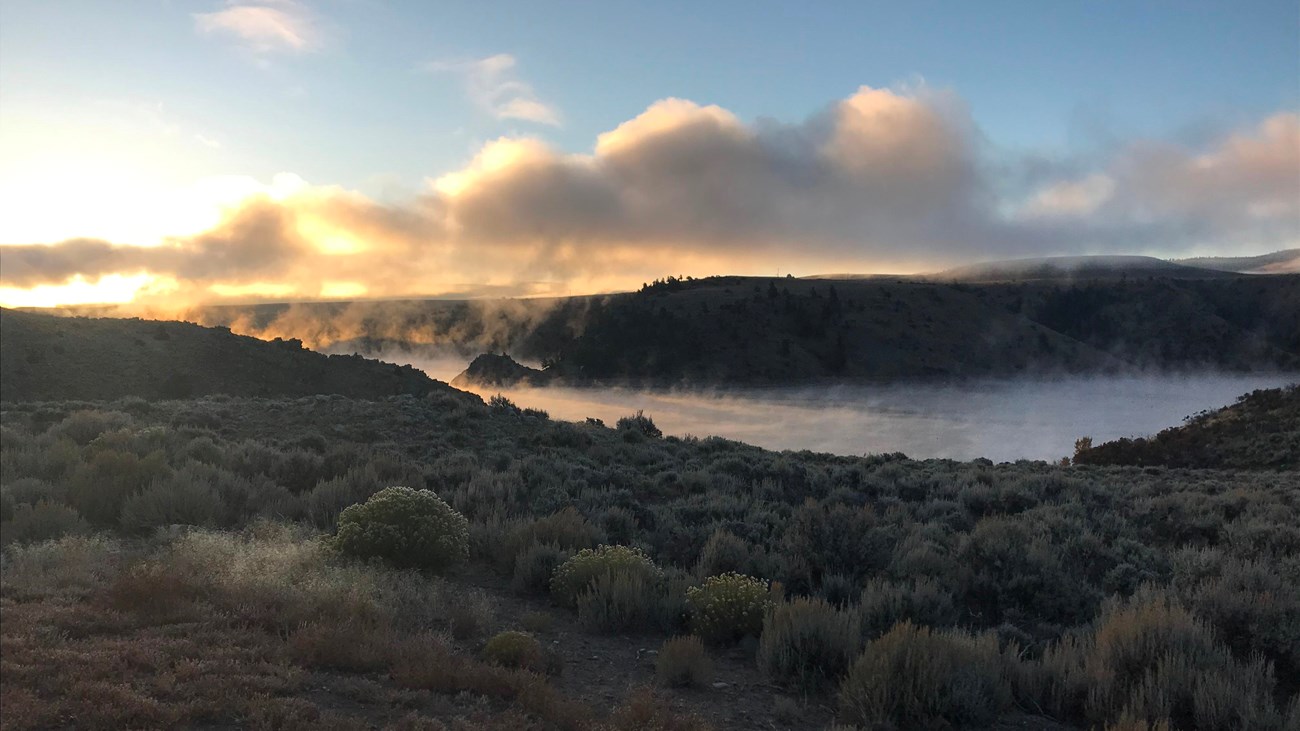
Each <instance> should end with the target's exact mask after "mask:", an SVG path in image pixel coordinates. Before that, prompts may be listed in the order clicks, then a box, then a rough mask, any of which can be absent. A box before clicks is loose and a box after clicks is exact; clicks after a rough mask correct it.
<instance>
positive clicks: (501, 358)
mask: <svg viewBox="0 0 1300 731" xmlns="http://www.w3.org/2000/svg"><path fill="white" fill-rule="evenodd" d="M550 380H551V378H550V374H548V373H547V372H546V371H541V370H538V369H536V368H529V367H528V366H526V365H523V364H521V363H518V362H516V361H515V359H514V358H511V357H510V356H508V355H506V354H504V353H502V354H501V355H496V354H493V353H484V354H483V355H480V356H478V357H477V358H475V359H474V360H473V362H471V363H470V364H469V367H468V368H466V369H465V370H464V371H461V373H460V375H458V376H456V377H455V378H453V379H452V381H451V385H453V386H456V387H457V388H471V387H474V386H492V387H509V386H543V385H546V384H547V383H549V382H550Z"/></svg>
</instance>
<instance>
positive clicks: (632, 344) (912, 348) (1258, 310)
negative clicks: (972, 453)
mask: <svg viewBox="0 0 1300 731" xmlns="http://www.w3.org/2000/svg"><path fill="white" fill-rule="evenodd" d="M1144 261H1145V260H1144ZM1151 261H1154V262H1158V263H1159V265H1160V266H1161V267H1162V271H1167V270H1169V269H1170V268H1174V269H1175V270H1176V271H1177V272H1178V275H1177V276H1169V275H1166V274H1159V275H1157V274H1154V273H1149V274H1147V275H1139V272H1140V271H1142V270H1141V269H1140V268H1133V267H1129V268H1126V269H1123V271H1119V270H1108V272H1109V273H1108V274H1107V275H1106V276H1100V277H1073V278H1069V279H1050V278H1049V279H1036V280H1033V281H990V282H958V281H937V280H933V279H921V278H908V277H869V278H852V279H839V280H829V279H795V278H792V277H783V278H771V277H766V278H764V277H737V276H730V277H709V278H707V279H698V280H697V279H674V278H670V279H667V280H663V281H659V282H656V283H653V284H651V285H647V286H645V287H643V288H642V289H641V290H640V291H638V292H629V293H622V294H610V295H593V296H583V297H570V298H553V299H537V300H484V301H461V302H457V301H445V300H407V301H359V302H350V303H349V302H334V303H293V304H279V305H254V306H243V307H240V306H223V307H206V308H200V309H196V310H193V311H191V312H189V313H187V314H186V315H185V317H186V319H191V320H193V321H196V322H201V323H203V324H207V325H225V326H229V327H231V328H232V329H233V330H234V331H236V332H240V333H245V334H250V335H255V336H257V337H261V338H264V339H268V340H269V339H272V338H276V337H280V338H300V339H302V340H303V341H304V342H305V343H306V345H307V346H308V347H310V348H313V349H315V350H325V349H328V350H330V351H332V352H358V353H362V354H372V355H381V356H384V355H388V354H390V353H394V352H409V353H418V354H420V355H421V356H433V357H437V356H448V355H450V356H454V357H456V358H463V359H464V362H466V363H468V362H469V361H470V360H471V359H472V358H473V357H474V356H476V355H478V354H481V353H508V354H509V355H511V356H513V357H515V358H516V359H517V360H521V361H526V362H535V363H542V364H545V365H546V366H548V369H547V370H548V371H550V373H549V374H548V377H549V378H558V379H559V380H562V381H566V382H569V383H582V384H587V383H641V384H649V385H654V384H663V385H678V384H687V385H700V386H719V385H720V386H725V385H764V384H789V383H808V382H820V381H876V380H895V379H917V378H928V379H952V378H965V377H983V376H1015V375H1020V374H1025V373H1040V374H1052V373H1107V372H1121V371H1131V370H1157V371H1183V370H1191V369H1206V368H1208V369H1217V370H1229V371H1249V370H1284V371H1300V274H1292V275H1240V274H1231V273H1225V272H1208V273H1207V272H1206V270H1202V269H1195V268H1192V267H1179V266H1178V265H1174V264H1169V263H1168V262H1159V260H1151ZM1117 272H1118V276H1115V274H1116V273H1117ZM1189 272H1190V273H1191V274H1189ZM1192 274H1195V276H1192ZM394 357H395V356H394Z"/></svg>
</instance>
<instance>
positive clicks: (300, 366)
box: [0, 309, 453, 401]
mask: <svg viewBox="0 0 1300 731" xmlns="http://www.w3.org/2000/svg"><path fill="white" fill-rule="evenodd" d="M0 343H2V345H3V347H0V400H4V401H32V400H50V399H85V400H92V399H95V400H98V399H115V398H120V397H122V396H140V397H143V398H148V399H156V398H188V397H191V396H200V395H205V394H230V395H235V396H277V397H279V396H308V395H313V394H340V395H344V396H350V397H353V398H380V397H384V396H393V395H398V394H424V393H429V392H431V391H448V392H453V389H451V388H450V387H449V386H447V385H446V384H444V383H441V382H439V381H435V380H432V379H430V378H429V377H427V376H426V375H425V374H424V373H422V372H420V371H418V370H416V369H414V368H411V367H409V366H397V365H392V364H389V363H381V362H379V361H375V360H369V359H366V358H363V357H361V356H354V355H331V356H326V355H322V354H320V353H315V352H312V351H310V350H305V349H304V348H303V347H302V343H301V342H299V341H296V340H277V341H272V342H266V341H262V340H258V339H256V338H251V337H246V336H242V335H234V334H232V333H231V332H230V331H229V330H227V329H225V328H207V327H200V326H198V325H192V324H189V323H182V322H163V321H152V320H138V319H108V318H81V317H56V316H52V315H42V314H35V313H29V312H18V311H14V310H9V309H5V310H0Z"/></svg>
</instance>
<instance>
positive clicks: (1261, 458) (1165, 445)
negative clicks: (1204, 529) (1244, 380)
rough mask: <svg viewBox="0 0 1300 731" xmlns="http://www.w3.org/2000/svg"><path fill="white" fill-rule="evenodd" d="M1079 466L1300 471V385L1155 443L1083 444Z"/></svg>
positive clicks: (1200, 418) (1173, 430)
mask: <svg viewBox="0 0 1300 731" xmlns="http://www.w3.org/2000/svg"><path fill="white" fill-rule="evenodd" d="M1077 446H1078V450H1077V453H1076V454H1075V456H1074V461H1075V463H1076V464H1092V465H1107V464H1109V465H1164V466H1166V467H1202V468H1206V467H1208V468H1214V469H1273V470H1297V469H1300V384H1292V385H1291V386H1289V387H1287V388H1273V389H1264V390H1259V391H1255V392H1254V393H1248V394H1245V395H1243V396H1242V397H1241V398H1239V399H1237V402H1236V403H1235V404H1231V405H1229V406H1225V407H1224V408H1222V409H1216V410H1214V411H1206V412H1204V413H1200V414H1197V415H1195V416H1193V417H1191V418H1189V419H1188V420H1187V423H1186V424H1183V425H1182V426H1176V427H1170V428H1169V429H1165V430H1164V431H1162V432H1160V433H1159V434H1157V435H1155V436H1154V437H1151V438H1149V439H1148V438H1143V437H1139V438H1137V439H1127V438H1125V439H1116V440H1115V441H1113V442H1106V443H1105V444H1100V445H1096V446H1093V445H1092V443H1091V440H1080V443H1079V444H1078V445H1077Z"/></svg>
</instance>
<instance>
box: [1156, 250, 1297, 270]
mask: <svg viewBox="0 0 1300 731" xmlns="http://www.w3.org/2000/svg"><path fill="white" fill-rule="evenodd" d="M1171 261H1173V262H1174V263H1175V264H1183V265H1185V266H1190V267H1200V268H1202V269H1216V270H1219V271H1224V272H1237V273H1239V274H1300V249H1284V250H1282V251H1275V252H1273V253H1272V254H1261V255H1260V256H1202V257H1197V258H1194V259H1172V260H1171Z"/></svg>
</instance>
